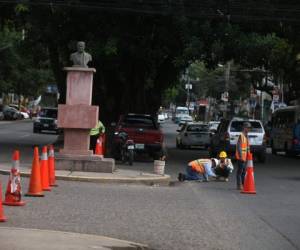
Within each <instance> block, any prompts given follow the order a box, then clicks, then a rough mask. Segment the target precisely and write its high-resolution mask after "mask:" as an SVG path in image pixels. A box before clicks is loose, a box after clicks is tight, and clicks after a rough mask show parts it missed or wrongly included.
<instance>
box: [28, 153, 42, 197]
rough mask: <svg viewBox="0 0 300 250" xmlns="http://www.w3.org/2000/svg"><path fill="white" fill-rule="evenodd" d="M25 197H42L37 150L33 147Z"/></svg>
mask: <svg viewBox="0 0 300 250" xmlns="http://www.w3.org/2000/svg"><path fill="white" fill-rule="evenodd" d="M25 196H34V197H43V196H44V194H43V189H42V180H41V169H40V160H39V148H38V147H34V154H33V161H32V169H31V175H30V182H29V189H28V193H26V194H25Z"/></svg>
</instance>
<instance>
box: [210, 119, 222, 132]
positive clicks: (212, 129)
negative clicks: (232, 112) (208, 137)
mask: <svg viewBox="0 0 300 250" xmlns="http://www.w3.org/2000/svg"><path fill="white" fill-rule="evenodd" d="M219 124H220V121H210V122H209V123H208V126H209V131H210V132H211V133H212V134H214V133H216V131H217V129H218V126H219Z"/></svg>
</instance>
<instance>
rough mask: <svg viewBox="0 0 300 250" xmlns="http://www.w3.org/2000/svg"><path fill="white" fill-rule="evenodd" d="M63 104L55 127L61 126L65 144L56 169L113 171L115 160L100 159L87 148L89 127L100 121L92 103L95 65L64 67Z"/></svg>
mask: <svg viewBox="0 0 300 250" xmlns="http://www.w3.org/2000/svg"><path fill="white" fill-rule="evenodd" d="M64 70H65V71H67V93H66V104H60V105H58V121H57V122H58V127H59V128H63V129H64V147H63V149H61V150H60V151H59V154H57V156H56V169H66V170H77V171H95V172H112V171H113V170H114V159H109V158H106V159H102V157H100V156H97V155H93V151H92V150H89V145H90V130H91V129H92V128H94V127H95V126H96V124H97V122H98V120H99V118H98V113H99V108H98V106H91V103H92V90H93V74H94V73H95V72H96V70H95V69H94V68H86V67H66V68H64Z"/></svg>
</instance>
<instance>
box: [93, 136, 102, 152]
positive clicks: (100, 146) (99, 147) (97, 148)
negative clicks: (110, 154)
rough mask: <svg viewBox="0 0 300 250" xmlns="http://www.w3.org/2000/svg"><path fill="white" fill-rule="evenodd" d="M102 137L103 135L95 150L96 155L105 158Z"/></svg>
mask: <svg viewBox="0 0 300 250" xmlns="http://www.w3.org/2000/svg"><path fill="white" fill-rule="evenodd" d="M102 142H103V140H102V137H101V135H100V136H99V138H98V139H97V143H96V148H95V155H100V156H102V157H103V147H102Z"/></svg>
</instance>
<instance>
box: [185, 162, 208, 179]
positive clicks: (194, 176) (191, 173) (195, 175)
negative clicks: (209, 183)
mask: <svg viewBox="0 0 300 250" xmlns="http://www.w3.org/2000/svg"><path fill="white" fill-rule="evenodd" d="M184 179H185V180H187V181H196V180H203V179H205V180H208V176H207V175H206V174H199V173H198V172H196V171H194V170H193V169H192V168H191V167H190V166H187V167H186V176H185V177H184Z"/></svg>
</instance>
